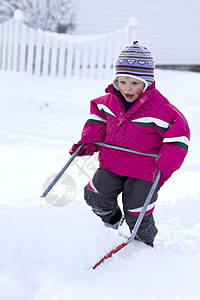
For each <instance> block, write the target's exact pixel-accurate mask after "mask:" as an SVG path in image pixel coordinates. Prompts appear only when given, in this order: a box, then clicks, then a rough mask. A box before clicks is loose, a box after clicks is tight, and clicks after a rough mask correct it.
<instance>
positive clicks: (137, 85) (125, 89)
mask: <svg viewBox="0 0 200 300" xmlns="http://www.w3.org/2000/svg"><path fill="white" fill-rule="evenodd" d="M118 83H119V90H120V92H121V94H122V95H123V96H124V98H125V99H126V101H128V102H134V101H136V100H137V99H138V97H139V96H140V95H141V94H142V92H143V90H144V87H145V84H144V82H142V81H140V80H138V79H134V78H131V77H123V76H119V77H118Z"/></svg>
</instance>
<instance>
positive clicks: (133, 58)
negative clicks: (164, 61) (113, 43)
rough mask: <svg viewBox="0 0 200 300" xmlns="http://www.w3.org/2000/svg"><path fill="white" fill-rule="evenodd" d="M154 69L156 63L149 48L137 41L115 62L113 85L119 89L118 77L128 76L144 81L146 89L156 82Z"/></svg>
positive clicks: (123, 51) (124, 50)
mask: <svg viewBox="0 0 200 300" xmlns="http://www.w3.org/2000/svg"><path fill="white" fill-rule="evenodd" d="M154 69H155V63H154V59H153V56H152V54H151V52H150V51H149V49H147V48H146V47H144V46H142V45H140V44H139V43H138V42H137V41H135V42H133V44H132V45H130V46H126V47H125V48H124V49H123V50H122V52H121V53H120V55H119V57H118V59H117V62H116V64H115V77H114V79H113V85H114V87H115V88H116V89H117V90H119V86H118V80H117V77H119V76H127V77H132V78H135V79H138V80H141V81H142V82H144V84H145V88H144V91H145V90H146V89H147V88H148V86H150V85H151V84H152V83H153V82H154Z"/></svg>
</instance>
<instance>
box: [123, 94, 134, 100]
mask: <svg viewBox="0 0 200 300" xmlns="http://www.w3.org/2000/svg"><path fill="white" fill-rule="evenodd" d="M125 98H126V99H132V98H133V94H125Z"/></svg>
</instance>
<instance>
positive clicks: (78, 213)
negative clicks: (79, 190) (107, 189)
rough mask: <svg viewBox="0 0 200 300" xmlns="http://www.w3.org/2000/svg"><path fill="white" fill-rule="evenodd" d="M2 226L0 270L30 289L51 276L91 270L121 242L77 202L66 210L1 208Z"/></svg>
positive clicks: (43, 206) (46, 206)
mask: <svg viewBox="0 0 200 300" xmlns="http://www.w3.org/2000/svg"><path fill="white" fill-rule="evenodd" d="M0 228H1V232H0V253H1V256H0V266H1V269H3V270H4V272H5V273H7V274H8V275H9V276H11V278H13V277H14V278H15V279H20V280H21V281H22V282H23V283H26V285H29V286H31V287H32V288H33V287H36V286H38V285H40V284H41V282H43V281H44V280H46V277H49V276H51V275H52V274H54V276H55V274H57V275H58V277H59V276H65V274H69V273H76V272H80V271H84V270H89V269H90V268H92V266H93V265H94V264H95V263H96V262H97V260H98V259H100V258H102V256H104V255H105V254H107V252H109V251H110V250H111V249H112V247H113V248H114V247H116V246H117V245H118V244H120V243H122V241H123V239H122V238H121V237H119V234H118V232H117V231H114V230H112V229H109V228H106V227H105V226H104V225H103V223H102V222H101V220H100V219H99V218H98V217H96V216H95V215H94V213H93V212H92V211H91V210H90V208H89V207H88V206H87V205H86V204H84V203H81V202H78V201H74V202H73V203H71V204H70V205H68V206H67V207H64V208H55V207H52V206H50V205H49V204H47V203H44V204H38V203H37V204H35V203H29V204H28V205H23V206H18V207H8V206H1V209H0ZM108 240H109V243H108ZM110 247H111V248H110Z"/></svg>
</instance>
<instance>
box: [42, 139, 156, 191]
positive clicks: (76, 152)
mask: <svg viewBox="0 0 200 300" xmlns="http://www.w3.org/2000/svg"><path fill="white" fill-rule="evenodd" d="M87 144H94V145H98V146H101V147H106V148H111V149H115V150H121V151H125V152H131V153H134V154H139V155H144V156H150V157H155V158H156V157H157V154H149V153H142V152H137V151H134V150H131V149H128V148H124V147H119V146H114V145H109V144H105V143H101V142H91V143H87ZM87 144H83V145H80V146H79V147H78V149H77V150H76V151H75V152H74V154H73V155H72V156H71V158H70V159H69V161H68V162H67V163H66V165H65V166H64V167H63V168H62V170H61V171H60V172H59V173H58V175H57V176H56V177H55V178H54V180H53V181H52V182H51V183H50V185H49V186H48V187H47V189H46V190H45V191H44V193H43V194H42V195H41V197H45V196H46V195H47V194H48V193H49V191H50V190H51V189H52V188H53V186H54V185H55V184H56V182H57V181H58V180H59V178H60V177H61V176H62V174H63V173H64V172H65V171H66V169H67V168H68V167H69V165H70V164H71V163H72V161H73V160H74V158H75V157H76V156H77V154H78V153H79V152H80V151H81V149H82V148H83V147H84V146H85V145H87Z"/></svg>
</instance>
